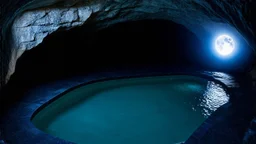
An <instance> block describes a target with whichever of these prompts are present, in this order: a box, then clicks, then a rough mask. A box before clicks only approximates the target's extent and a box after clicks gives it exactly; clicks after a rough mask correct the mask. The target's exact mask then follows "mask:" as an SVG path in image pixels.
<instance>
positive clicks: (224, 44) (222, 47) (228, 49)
mask: <svg viewBox="0 0 256 144" xmlns="http://www.w3.org/2000/svg"><path fill="white" fill-rule="evenodd" d="M234 49H235V42H234V40H233V39H232V38H231V37H230V36H228V35H221V36H219V37H217V39H216V40H215V50H216V51H217V52H218V54H220V55H222V56H228V55H230V54H231V53H232V52H233V51H234Z"/></svg>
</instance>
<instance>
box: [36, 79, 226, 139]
mask: <svg viewBox="0 0 256 144" xmlns="http://www.w3.org/2000/svg"><path fill="white" fill-rule="evenodd" d="M228 99H229V98H228V95H227V94H226V93H225V91H224V90H223V89H222V88H221V86H220V85H217V84H215V83H213V82H211V81H207V80H205V79H201V78H197V77H192V76H160V77H145V78H132V79H120V80H111V81H104V82H97V83H94V84H89V85H86V86H82V87H80V88H77V89H75V90H73V91H71V92H69V93H67V94H65V95H64V96H62V97H61V98H59V99H58V100H56V101H54V102H53V103H51V104H50V105H48V106H46V107H45V108H44V109H42V110H41V111H40V112H39V113H37V114H36V116H35V117H34V118H33V119H32V122H33V123H34V125H35V126H36V127H37V128H39V129H40V130H42V131H44V132H46V133H49V134H51V135H53V136H56V137H59V138H62V139H65V140H68V141H71V142H75V143H79V144H83V143H84V144H102V143H108V144H144V143H147V144H175V143H179V142H182V141H185V140H186V139H188V137H189V136H190V135H191V134H192V133H193V132H194V131H195V130H196V129H197V128H198V127H199V126H200V125H201V124H202V123H203V122H204V120H205V119H206V118H207V117H208V116H209V115H210V114H211V113H212V112H213V111H215V110H216V109H217V108H218V107H219V106H221V105H223V104H225V103H226V102H227V101H228Z"/></svg>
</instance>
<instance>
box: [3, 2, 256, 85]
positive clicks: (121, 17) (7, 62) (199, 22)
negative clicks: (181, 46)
mask: <svg viewBox="0 0 256 144" xmlns="http://www.w3.org/2000/svg"><path fill="white" fill-rule="evenodd" d="M255 3H256V2H255V1H251V0H232V1H223V0H215V1H212V0H204V1H203V0H192V1H191V0H183V1H180V0H171V1H167V0H138V1H134V0H107V1H103V0H70V1H64V0H45V1H41V0H4V1H2V2H1V13H0V14H1V17H0V28H1V36H0V38H1V56H0V57H1V85H3V84H4V83H6V82H7V80H8V78H9V76H10V75H11V74H12V73H13V72H14V70H15V66H16V61H17V59H18V58H19V57H20V56H21V55H22V54H23V52H24V51H26V50H28V49H31V48H33V47H35V46H37V45H38V44H39V43H41V42H42V41H43V39H44V38H45V37H46V36H47V35H48V34H50V33H52V32H53V31H55V30H58V29H59V28H60V27H62V28H65V29H70V28H71V27H73V26H79V25H81V24H83V22H84V21H77V20H75V19H76V18H75V17H76V15H74V17H73V18H74V19H72V20H71V21H72V22H71V23H70V18H71V15H72V13H71V15H70V11H72V10H74V13H75V12H77V10H76V8H77V7H82V8H85V9H86V8H88V7H91V6H95V5H97V8H96V9H97V10H92V11H87V12H88V13H89V14H88V13H87V14H88V15H87V16H89V17H88V18H89V20H88V21H91V22H94V23H95V24H97V25H98V26H99V27H100V28H104V27H108V26H110V25H112V24H115V23H119V22H124V21H131V20H140V19H166V20H170V21H174V22H176V23H179V24H182V25H184V26H185V27H186V28H188V29H189V30H190V31H192V32H194V33H195V34H196V35H197V36H198V38H199V39H201V41H204V40H205V38H206V37H207V36H209V35H211V36H212V35H214V34H215V31H216V30H217V29H218V27H222V28H223V25H224V27H225V29H229V30H230V31H232V32H233V33H234V35H237V36H238V37H239V38H240V39H244V40H245V41H246V42H247V43H248V44H249V46H250V47H251V48H254V47H255V37H254V35H255V33H254V32H255V28H256V24H255V20H254V18H253V16H254V13H255V10H254V9H255V8H256V7H255V5H256V4H255ZM45 7H48V8H49V7H50V8H51V10H50V11H49V10H47V8H45ZM67 9H68V10H67ZM54 10H57V11H62V12H64V13H61V14H59V15H57V17H56V18H57V19H58V18H60V17H64V19H65V20H66V21H65V22H64V23H62V22H61V20H60V21H59V22H56V23H54V25H55V26H56V25H57V27H55V28H53V29H52V27H51V28H49V27H48V28H46V29H44V28H45V26H46V24H45V23H48V22H51V18H52V16H53V15H55V14H56V13H54ZM55 12H56V11H55ZM78 12H79V11H78ZM29 13H30V14H29ZM45 13H47V15H45ZM49 13H50V15H49ZM51 13H54V14H53V15H51ZM74 13H73V14H74ZM28 14H29V15H32V17H30V18H31V19H29V20H28V19H26V18H24V16H26V15H28ZM37 14H38V15H37ZM40 14H41V16H42V17H41V16H40ZM33 15H35V16H34V17H33ZM55 16H56V15H55ZM33 18H34V19H33ZM22 19H23V20H22ZM24 21H29V22H36V23H30V24H28V23H24ZM38 21H41V22H38ZM43 22H45V23H44V24H43ZM73 22H76V23H73ZM77 22H78V23H77ZM38 24H42V25H40V26H39V27H37V28H34V27H35V26H38ZM212 26H215V27H216V28H214V29H213V27H212ZM41 32H43V33H41ZM21 41H23V42H21ZM31 41H33V42H31Z"/></svg>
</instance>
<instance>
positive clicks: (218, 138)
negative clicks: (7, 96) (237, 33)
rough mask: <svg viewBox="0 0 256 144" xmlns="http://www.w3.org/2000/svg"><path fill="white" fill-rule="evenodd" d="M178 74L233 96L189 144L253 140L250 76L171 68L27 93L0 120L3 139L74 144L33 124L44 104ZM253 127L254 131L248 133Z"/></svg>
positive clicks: (71, 81)
mask: <svg viewBox="0 0 256 144" xmlns="http://www.w3.org/2000/svg"><path fill="white" fill-rule="evenodd" d="M175 74H185V75H194V76H199V77H203V78H206V79H209V80H213V81H215V82H216V83H219V84H224V85H225V87H224V88H225V89H226V90H227V92H228V93H229V96H230V100H229V102H228V103H226V104H224V105H223V106H221V107H220V108H218V109H217V110H216V111H215V112H214V113H213V114H212V115H211V116H210V117H209V118H207V119H206V121H205V122H204V123H203V124H202V125H201V126H200V127H199V128H198V129H197V130H196V131H195V132H194V133H193V134H192V135H191V136H190V138H189V139H188V140H187V141H186V142H185V143H188V144H228V143H232V144H241V143H243V142H244V141H245V140H244V139H245V138H246V140H249V139H251V137H250V134H253V132H254V131H253V125H252V124H251V121H252V119H253V118H254V116H255V112H254V111H255V110H254V109H255V106H256V104H255V96H256V89H255V87H253V85H252V80H251V79H250V78H249V77H248V76H246V75H244V74H225V73H220V72H209V71H192V70H177V69H175V70H173V69H168V68H157V69H155V68H146V69H136V70H120V71H108V72H98V73H93V74H89V75H86V76H77V77H73V78H67V79H63V80H59V81H54V82H49V83H47V84H44V85H38V86H36V87H34V88H33V89H30V90H29V91H27V92H26V93H25V94H24V96H23V97H22V99H21V100H20V101H19V102H17V103H15V104H13V105H12V106H11V107H10V108H9V109H8V110H6V113H5V115H4V116H3V117H2V118H1V119H0V128H1V132H2V134H1V135H2V136H3V139H4V140H5V141H6V142H7V143H15V144H27V143H37V144H45V143H47V144H56V143H63V144H67V143H71V142H68V141H65V140H61V139H58V138H56V137H53V136H50V135H48V134H46V133H44V132H42V131H40V130H39V129H37V128H36V127H35V126H34V125H33V124H32V123H31V118H32V117H33V115H34V113H35V112H36V111H39V110H40V107H41V106H42V105H43V104H45V103H50V102H52V101H53V100H55V99H56V98H58V96H60V94H61V93H63V92H64V91H66V90H67V89H70V88H73V87H76V86H79V85H81V84H85V83H90V82H92V81H98V80H107V79H116V78H128V77H140V76H159V75H175ZM41 108H42V107H41ZM249 127H250V128H251V129H249V131H248V128H249ZM246 136H247V137H246ZM248 136H249V137H248ZM251 142H252V141H251ZM251 142H250V143H251ZM254 142H255V141H254ZM252 143H253V142H252Z"/></svg>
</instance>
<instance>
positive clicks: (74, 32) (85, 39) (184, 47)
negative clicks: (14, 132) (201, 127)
mask: <svg viewBox="0 0 256 144" xmlns="http://www.w3.org/2000/svg"><path fill="white" fill-rule="evenodd" d="M244 54H247V55H248V54H250V50H249V49H248V50H244ZM240 55H242V54H240ZM250 65H251V64H250V56H249V57H248V58H247V59H244V57H243V56H237V57H236V59H235V60H228V61H221V60H218V59H217V58H215V57H214V55H213V54H211V53H210V52H209V49H207V48H205V46H204V45H203V44H202V43H201V42H200V40H199V39H198V38H197V37H196V36H195V35H194V34H193V33H192V32H190V31H189V30H187V29H186V28H185V27H184V26H182V25H179V24H176V23H173V22H171V21H166V20H142V21H133V22H126V23H119V24H116V25H113V26H111V27H109V28H106V29H102V30H99V31H96V28H95V27H94V26H90V25H84V26H83V27H78V28H73V29H71V30H69V31H61V30H60V31H58V32H55V33H53V34H52V35H50V36H48V37H47V38H46V39H45V40H44V42H43V43H42V44H40V45H39V46H38V47H36V48H34V49H32V50H29V51H27V52H25V53H24V54H23V55H22V56H21V57H20V58H19V60H18V62H17V66H16V71H15V73H14V75H12V77H11V79H10V81H9V84H8V86H7V89H8V87H16V90H15V92H19V93H21V91H24V90H25V89H27V88H31V87H33V86H35V85H38V84H41V83H44V82H48V81H54V80H58V79H63V78H67V77H73V76H77V75H86V74H89V73H92V72H97V71H108V70H118V69H136V68H138V67H178V68H185V69H188V68H189V69H197V70H212V71H232V72H236V71H246V70H247V69H248V68H250ZM11 93H14V92H11ZM12 95H15V94H12ZM5 101H6V100H5Z"/></svg>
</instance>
